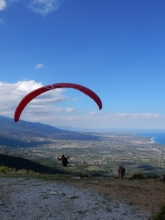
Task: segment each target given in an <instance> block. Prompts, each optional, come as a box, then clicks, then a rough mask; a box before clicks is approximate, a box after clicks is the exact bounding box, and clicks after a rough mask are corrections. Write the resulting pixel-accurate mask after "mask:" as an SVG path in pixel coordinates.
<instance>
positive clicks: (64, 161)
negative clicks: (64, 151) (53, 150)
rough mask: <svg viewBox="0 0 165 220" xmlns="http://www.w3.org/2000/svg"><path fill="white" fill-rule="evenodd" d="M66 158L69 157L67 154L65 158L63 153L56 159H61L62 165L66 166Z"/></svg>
mask: <svg viewBox="0 0 165 220" xmlns="http://www.w3.org/2000/svg"><path fill="white" fill-rule="evenodd" d="M68 158H69V156H68V157H67V158H66V157H65V156H64V155H62V157H61V158H57V159H58V160H61V161H62V164H63V166H64V167H66V166H67V164H68V163H69V162H68Z"/></svg>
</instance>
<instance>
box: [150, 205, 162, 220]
mask: <svg viewBox="0 0 165 220" xmlns="http://www.w3.org/2000/svg"><path fill="white" fill-rule="evenodd" d="M153 220H165V204H163V205H161V207H160V210H159V212H158V213H157V214H156V215H155V216H154V217H153Z"/></svg>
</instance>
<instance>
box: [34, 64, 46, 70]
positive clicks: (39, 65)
mask: <svg viewBox="0 0 165 220" xmlns="http://www.w3.org/2000/svg"><path fill="white" fill-rule="evenodd" d="M42 67H44V64H42V63H38V64H37V65H36V66H35V68H36V69H41V68H42Z"/></svg>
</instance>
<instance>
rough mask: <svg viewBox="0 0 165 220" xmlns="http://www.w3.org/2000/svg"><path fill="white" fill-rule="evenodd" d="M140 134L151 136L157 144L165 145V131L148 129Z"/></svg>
mask: <svg viewBox="0 0 165 220" xmlns="http://www.w3.org/2000/svg"><path fill="white" fill-rule="evenodd" d="M139 135H140V136H146V137H151V139H152V141H153V142H154V143H157V144H164V145H165V131H153V132H152V131H146V132H144V133H143V132H142V133H139Z"/></svg>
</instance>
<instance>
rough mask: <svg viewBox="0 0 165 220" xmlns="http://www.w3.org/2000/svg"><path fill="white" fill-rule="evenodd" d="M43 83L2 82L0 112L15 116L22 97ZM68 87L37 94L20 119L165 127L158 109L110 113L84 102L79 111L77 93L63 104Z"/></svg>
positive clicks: (62, 123)
mask: <svg viewBox="0 0 165 220" xmlns="http://www.w3.org/2000/svg"><path fill="white" fill-rule="evenodd" d="M42 86H43V85H42V83H40V82H36V81H34V80H29V81H28V80H24V81H18V82H16V83H7V82H0V94H1V96H0V102H1V105H0V115H3V116H7V117H12V118H14V112H15V109H16V107H17V105H18V104H19V102H20V101H21V100H22V98H23V97H24V96H25V95H27V94H28V93H29V92H31V91H33V90H35V89H37V88H39V87H42ZM65 91H66V90H65V89H54V90H51V91H48V92H46V93H44V94H42V95H40V96H38V97H37V98H35V99H34V100H32V101H31V102H30V103H29V104H28V105H27V106H26V108H25V109H24V111H23V112H22V114H21V117H20V119H22V120H26V121H34V122H41V123H45V124H49V125H53V126H55V127H58V126H71V127H79V128H98V129H99V128H111V129H113V128H114V129H116V128H122V129H124V128H164V124H165V116H164V115H161V114H157V113H114V114H108V113H104V112H103V111H96V112H90V111H88V107H87V106H83V107H82V108H81V111H78V110H77V109H74V108H73V107H72V104H73V103H75V100H77V99H76V97H75V98H74V99H70V101H69V105H70V106H69V107H68V106H67V104H66V105H65V104H64V103H67V100H69V97H66V96H65ZM58 103H59V104H58ZM64 106H65V107H64ZM82 109H83V110H82Z"/></svg>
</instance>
